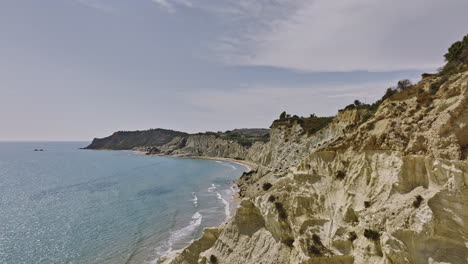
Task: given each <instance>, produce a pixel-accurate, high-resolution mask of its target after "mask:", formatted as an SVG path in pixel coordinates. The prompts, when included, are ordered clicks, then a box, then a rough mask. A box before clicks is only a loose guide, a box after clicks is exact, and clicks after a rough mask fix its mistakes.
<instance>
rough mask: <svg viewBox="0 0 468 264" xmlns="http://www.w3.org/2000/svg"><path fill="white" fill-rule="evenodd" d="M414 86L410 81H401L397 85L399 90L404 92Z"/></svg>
mask: <svg viewBox="0 0 468 264" xmlns="http://www.w3.org/2000/svg"><path fill="white" fill-rule="evenodd" d="M412 85H413V84H412V83H411V81H410V80H408V79H405V80H400V81H398V84H397V90H399V91H404V90H406V89H408V88H410V87H411V86H412Z"/></svg>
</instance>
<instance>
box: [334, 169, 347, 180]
mask: <svg viewBox="0 0 468 264" xmlns="http://www.w3.org/2000/svg"><path fill="white" fill-rule="evenodd" d="M345 176H346V173H345V172H344V171H342V170H339V171H338V172H337V173H336V178H337V179H338V180H342V179H344V178H345Z"/></svg>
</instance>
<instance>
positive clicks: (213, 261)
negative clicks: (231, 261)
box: [210, 255, 218, 264]
mask: <svg viewBox="0 0 468 264" xmlns="http://www.w3.org/2000/svg"><path fill="white" fill-rule="evenodd" d="M210 263H212V264H216V263H218V258H217V257H216V256H215V255H211V256H210Z"/></svg>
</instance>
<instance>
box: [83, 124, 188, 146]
mask: <svg viewBox="0 0 468 264" xmlns="http://www.w3.org/2000/svg"><path fill="white" fill-rule="evenodd" d="M184 135H187V133H184V132H179V131H174V130H168V129H162V128H157V129H150V130H144V131H119V132H115V133H114V134H112V135H111V136H108V137H105V138H95V139H93V142H92V143H91V144H90V145H89V146H87V147H85V149H113V150H130V149H134V148H140V147H144V146H162V145H164V144H166V143H168V142H170V141H171V140H172V139H174V138H175V137H178V136H184Z"/></svg>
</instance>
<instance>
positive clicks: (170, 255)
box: [150, 154, 258, 264]
mask: <svg viewBox="0 0 468 264" xmlns="http://www.w3.org/2000/svg"><path fill="white" fill-rule="evenodd" d="M151 156H165V157H176V158H188V159H209V160H215V161H226V162H231V163H236V164H239V165H242V166H245V167H246V168H247V169H248V171H252V170H256V169H257V168H258V165H257V164H255V163H253V162H249V161H245V160H236V159H230V158H222V157H208V156H171V155H158V154H155V155H151ZM239 177H240V176H239ZM230 189H231V190H232V195H231V197H230V198H231V199H229V200H228V201H226V200H225V199H223V198H221V197H219V196H218V197H219V198H221V199H222V200H224V201H226V202H227V204H226V207H225V208H226V210H228V211H229V212H227V211H226V212H227V215H226V218H225V220H223V221H222V222H221V223H220V224H218V225H215V226H210V227H205V229H207V228H208V229H209V228H217V227H220V226H223V225H225V224H226V223H227V222H228V221H229V220H230V219H231V217H232V216H233V215H234V213H235V212H236V211H237V208H238V207H239V205H240V202H241V198H240V196H239V188H238V186H237V184H235V183H233V184H232V185H231V187H230ZM218 195H219V193H218ZM197 239H199V238H196V239H193V240H192V241H191V242H190V243H189V244H188V245H187V246H186V247H184V248H181V249H176V250H171V251H169V252H167V253H166V254H165V255H163V256H160V257H158V258H156V259H155V260H153V261H151V262H150V263H151V264H166V263H170V261H172V260H173V259H174V258H176V257H177V256H178V255H179V254H180V253H181V252H183V251H184V250H185V249H186V248H187V247H189V246H190V245H191V243H192V242H193V241H195V240H197Z"/></svg>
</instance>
